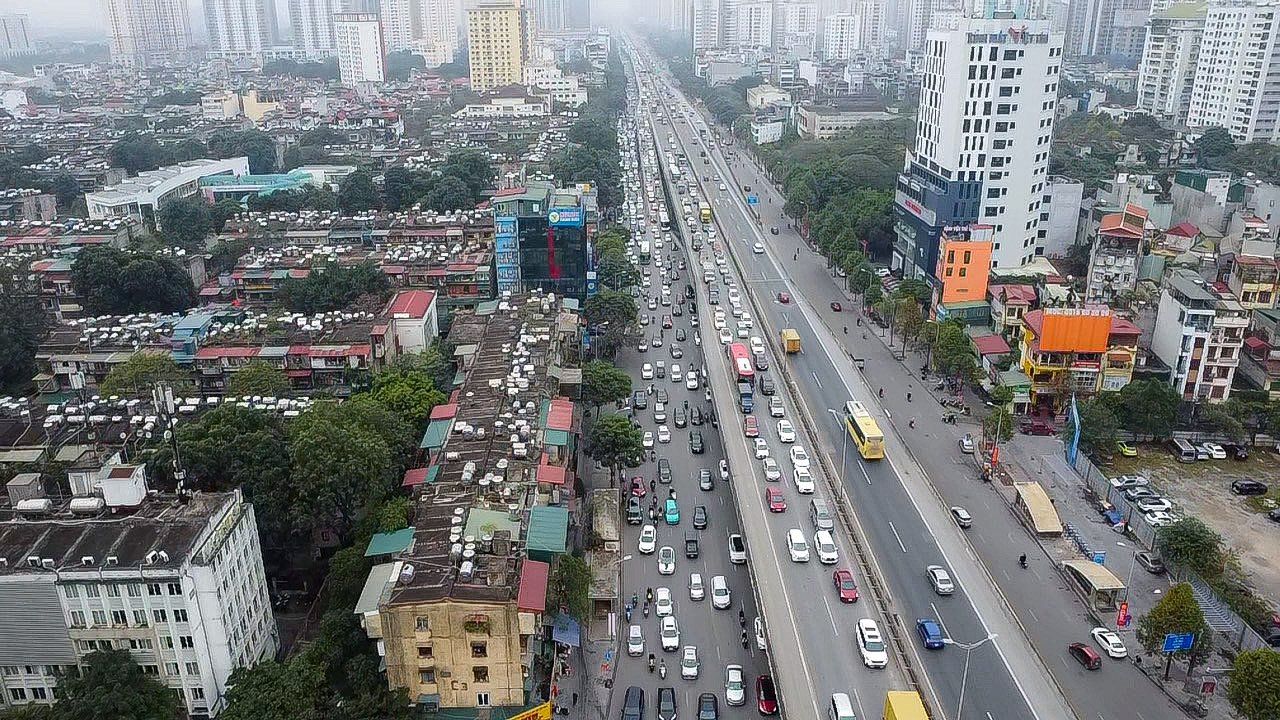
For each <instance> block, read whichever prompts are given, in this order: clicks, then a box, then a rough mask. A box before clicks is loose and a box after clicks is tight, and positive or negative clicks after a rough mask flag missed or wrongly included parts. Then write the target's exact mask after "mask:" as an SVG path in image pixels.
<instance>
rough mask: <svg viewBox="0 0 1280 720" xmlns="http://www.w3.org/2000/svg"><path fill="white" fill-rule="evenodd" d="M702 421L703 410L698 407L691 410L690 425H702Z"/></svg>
mask: <svg viewBox="0 0 1280 720" xmlns="http://www.w3.org/2000/svg"><path fill="white" fill-rule="evenodd" d="M702 420H703V417H702V408H700V407H697V406H696V405H695V406H694V407H691V408H689V423H690V424H691V425H701V424H702Z"/></svg>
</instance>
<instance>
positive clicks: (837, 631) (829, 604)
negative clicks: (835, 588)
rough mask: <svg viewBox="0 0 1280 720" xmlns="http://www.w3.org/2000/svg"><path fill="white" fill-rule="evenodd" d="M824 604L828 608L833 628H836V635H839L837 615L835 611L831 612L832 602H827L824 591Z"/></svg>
mask: <svg viewBox="0 0 1280 720" xmlns="http://www.w3.org/2000/svg"><path fill="white" fill-rule="evenodd" d="M822 604H823V606H824V607H826V608H827V617H829V618H831V628H832V629H833V630H835V632H836V635H837V636H838V635H839V634H840V626H839V625H837V624H836V616H835V613H833V612H831V603H829V602H827V595H826V593H823V595H822Z"/></svg>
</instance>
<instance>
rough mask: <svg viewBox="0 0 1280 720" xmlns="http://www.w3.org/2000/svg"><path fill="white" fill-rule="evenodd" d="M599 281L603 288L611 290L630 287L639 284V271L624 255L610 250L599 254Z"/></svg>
mask: <svg viewBox="0 0 1280 720" xmlns="http://www.w3.org/2000/svg"><path fill="white" fill-rule="evenodd" d="M598 270H599V272H600V281H601V282H602V283H603V284H604V286H605V287H607V288H611V289H613V290H621V289H622V288H626V287H632V286H634V285H635V284H636V283H638V282H640V271H639V270H638V269H637V268H636V264H635V263H633V262H631V260H629V259H628V258H627V256H626V254H625V253H623V252H621V251H618V250H614V249H613V248H610V249H608V250H605V251H603V252H601V254H600V266H599V268H598Z"/></svg>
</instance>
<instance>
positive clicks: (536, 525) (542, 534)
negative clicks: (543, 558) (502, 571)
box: [526, 505, 569, 553]
mask: <svg viewBox="0 0 1280 720" xmlns="http://www.w3.org/2000/svg"><path fill="white" fill-rule="evenodd" d="M568 536H569V510H568V509H567V508H562V507H551V506H549V505H539V506H537V507H535V508H533V509H532V510H530V511H529V538H528V544H527V545H526V547H528V549H529V550H532V551H541V552H549V553H563V552H564V551H565V543H566V542H567V540H568Z"/></svg>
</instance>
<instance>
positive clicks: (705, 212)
mask: <svg viewBox="0 0 1280 720" xmlns="http://www.w3.org/2000/svg"><path fill="white" fill-rule="evenodd" d="M698 213H699V214H700V215H701V216H702V222H704V223H707V224H710V223H711V205H710V204H708V203H707V202H706V201H703V202H700V203H698Z"/></svg>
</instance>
